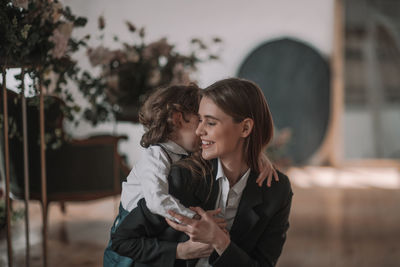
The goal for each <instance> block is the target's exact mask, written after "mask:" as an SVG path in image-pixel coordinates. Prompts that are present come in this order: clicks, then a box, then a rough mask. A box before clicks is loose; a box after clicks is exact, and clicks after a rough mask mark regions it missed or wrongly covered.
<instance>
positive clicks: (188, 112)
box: [121, 85, 200, 218]
mask: <svg viewBox="0 0 400 267" xmlns="http://www.w3.org/2000/svg"><path fill="white" fill-rule="evenodd" d="M199 90H200V89H199V88H198V87H197V86H195V85H189V86H170V87H167V88H161V89H158V90H157V91H155V92H154V93H153V94H152V95H150V97H149V98H148V99H147V100H146V102H145V103H144V105H143V107H142V108H141V111H140V115H139V121H140V123H141V124H142V125H143V126H144V128H145V133H144V134H143V136H142V139H141V141H140V144H141V146H143V147H144V148H146V149H145V151H144V153H143V154H142V157H141V159H140V160H139V161H138V162H137V163H136V165H135V166H134V168H133V169H132V171H131V172H130V174H129V176H128V177H127V181H126V182H123V183H122V193H121V205H122V207H123V208H124V209H125V210H126V211H131V210H132V209H134V208H135V207H136V205H137V202H138V201H139V200H140V199H141V198H144V199H145V200H146V205H147V207H148V208H149V210H150V211H151V212H153V213H155V214H158V215H161V216H163V217H168V218H170V215H169V214H168V210H174V211H180V212H182V214H185V215H186V216H188V217H193V216H194V215H195V213H194V212H193V211H192V210H190V209H187V208H185V207H184V206H183V205H181V204H180V203H179V201H178V200H176V199H175V198H174V197H172V196H171V195H169V194H168V182H167V177H168V174H169V171H170V167H171V164H173V163H175V162H177V161H178V160H180V159H181V158H182V157H186V156H188V155H189V153H191V152H195V151H197V150H199V147H200V139H199V137H198V136H196V134H195V131H196V128H197V126H198V124H199V119H198V115H197V110H198V107H199V101H200V100H199V97H200V96H199Z"/></svg>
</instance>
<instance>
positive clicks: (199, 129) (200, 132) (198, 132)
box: [196, 122, 204, 136]
mask: <svg viewBox="0 0 400 267" xmlns="http://www.w3.org/2000/svg"><path fill="white" fill-rule="evenodd" d="M203 134H204V127H203V123H202V122H200V123H199V125H198V126H197V129H196V135H198V136H202V135H203Z"/></svg>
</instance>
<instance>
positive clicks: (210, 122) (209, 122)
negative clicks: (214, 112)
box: [199, 119, 217, 126]
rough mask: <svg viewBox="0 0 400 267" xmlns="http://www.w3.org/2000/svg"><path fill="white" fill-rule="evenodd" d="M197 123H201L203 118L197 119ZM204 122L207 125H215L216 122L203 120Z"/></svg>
mask: <svg viewBox="0 0 400 267" xmlns="http://www.w3.org/2000/svg"><path fill="white" fill-rule="evenodd" d="M199 123H203V120H202V119H199ZM205 123H206V124H207V125H208V126H215V125H216V124H217V123H216V122H214V121H210V120H207V119H206V120H205Z"/></svg>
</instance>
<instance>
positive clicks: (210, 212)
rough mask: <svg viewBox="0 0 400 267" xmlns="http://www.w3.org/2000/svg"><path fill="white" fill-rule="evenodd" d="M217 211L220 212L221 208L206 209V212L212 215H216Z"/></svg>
mask: <svg viewBox="0 0 400 267" xmlns="http://www.w3.org/2000/svg"><path fill="white" fill-rule="evenodd" d="M219 213H221V208H218V209H215V210H208V211H207V214H209V215H211V216H212V217H214V216H215V215H218V214H219Z"/></svg>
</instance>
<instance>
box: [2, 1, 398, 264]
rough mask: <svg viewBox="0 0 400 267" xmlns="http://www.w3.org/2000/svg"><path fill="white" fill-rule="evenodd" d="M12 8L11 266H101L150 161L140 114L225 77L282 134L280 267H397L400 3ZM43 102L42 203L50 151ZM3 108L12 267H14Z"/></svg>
mask: <svg viewBox="0 0 400 267" xmlns="http://www.w3.org/2000/svg"><path fill="white" fill-rule="evenodd" d="M1 5H2V10H3V11H1V12H0V18H1V23H0V25H2V26H1V27H0V29H1V31H0V32H2V33H3V36H4V38H3V39H2V40H1V49H0V63H1V66H2V73H3V74H4V75H3V76H2V77H1V78H0V81H1V84H2V86H5V87H6V88H7V89H8V90H7V92H8V93H7V101H6V102H7V103H8V117H9V120H8V124H9V129H8V138H9V146H10V148H9V149H10V152H9V161H10V165H9V166H10V167H9V172H10V188H11V193H10V195H11V200H12V201H11V206H12V207H13V212H12V216H11V227H10V230H11V232H10V233H11V238H9V239H8V242H9V243H11V244H12V248H13V266H24V265H26V263H27V261H29V262H30V266H43V265H44V264H45V263H44V260H43V259H44V258H47V262H46V264H47V265H48V266H55V265H56V264H57V265H58V266H60V267H61V266H100V265H102V255H103V251H104V248H105V246H106V244H107V241H108V238H109V229H110V227H111V224H112V221H113V219H114V217H115V215H116V214H117V207H118V205H119V194H120V190H121V188H120V183H121V181H122V180H123V179H125V178H126V176H127V174H128V173H129V170H130V169H131V167H132V166H133V165H134V164H135V162H136V161H137V160H138V159H139V158H140V155H141V152H142V148H141V147H140V145H139V141H140V137H141V135H142V133H143V129H142V127H141V126H140V125H139V124H138V122H137V111H138V107H139V106H140V103H141V101H143V99H145V97H146V95H147V94H148V93H149V92H151V90H153V89H154V88H157V87H158V86H166V85H168V84H173V83H188V82H191V81H192V82H197V83H198V85H199V86H200V87H206V86H208V85H210V84H211V83H213V82H215V81H217V80H220V79H223V78H227V77H242V78H246V79H250V80H252V81H255V82H256V83H258V84H259V85H260V87H261V88H262V90H263V92H264V94H265V96H266V98H267V101H268V104H269V106H270V108H271V111H272V115H273V118H274V123H275V126H276V132H275V137H274V140H273V141H272V143H271V145H270V146H269V148H268V149H267V151H266V153H267V154H268V155H269V157H270V158H271V159H272V160H273V161H274V162H275V164H276V166H278V168H280V169H281V170H283V171H284V172H285V173H286V174H287V175H288V176H289V178H290V180H291V183H292V187H293V191H294V198H293V205H292V212H291V216H290V222H291V227H290V229H289V232H288V239H287V242H286V244H285V247H284V250H283V253H282V255H281V257H280V259H279V261H278V264H277V266H281V267H291V266H329V267H330V266H345V267H351V266H398V265H399V262H400V245H399V244H400V242H399V239H400V216H399V213H398V210H399V206H400V192H399V188H400V75H399V74H400V2H399V1H395V0H380V1H378V0H348V1H343V0H301V1H289V0H282V1H270V0H268V1H261V0H256V1H251V2H249V3H248V2H246V3H245V2H243V1H236V0H235V1H232V0H230V1H228V0H221V1H209V0H207V1H183V0H170V1H143V0H135V1H117V2H115V1H105V0H90V1H89V0H86V1H76V0H64V1H60V2H59V3H55V2H42V3H41V4H40V1H24V0H21V1H12V3H11V1H2V2H1ZM5 25H8V26H9V27H8V26H7V27H6V26H5ZM21 72H22V74H21ZM22 81H24V82H22ZM40 89H41V90H42V92H43V95H44V96H45V98H44V103H45V105H44V107H45V108H44V112H45V120H46V122H45V129H44V130H45V142H46V181H47V182H46V183H47V185H46V187H47V194H46V197H43V194H42V193H41V187H42V182H41V179H43V178H42V177H43V176H42V174H41V168H40V147H39V145H38V144H39V143H40V139H39V138H40V134H39V129H40V127H39V121H38V120H39V119H38V117H39V112H38V109H39V98H38V95H39V90H40ZM22 92H24V93H22ZM22 95H24V96H25V97H26V103H27V119H28V123H27V125H28V141H29V159H28V161H27V162H28V163H29V166H28V167H27V168H28V169H29V179H30V182H29V190H28V191H24V183H25V180H24V179H25V177H24V159H23V142H22V140H23V134H22V133H23V127H22V125H23V123H22V119H21V106H22V103H23V102H24V100H23V98H22ZM3 97H4V95H3V94H2V96H1V99H2V100H3ZM1 102H2V103H1V117H0V118H1V127H2V128H1V148H2V153H1V154H0V163H1V166H0V167H1V169H0V179H1V183H2V185H1V189H2V190H1V192H3V193H2V204H1V205H2V206H1V207H0V208H1V210H0V211H1V214H0V215H1V219H2V222H1V227H2V229H1V231H0V236H1V242H0V253H1V254H0V266H3V265H4V266H7V264H8V253H9V252H8V250H7V238H6V236H7V234H6V232H7V231H6V228H7V227H6V226H7V221H6V219H5V217H6V216H5V207H6V206H7V201H5V199H6V194H5V192H6V189H5V181H6V179H5V177H6V173H7V168H6V167H5V166H6V162H7V161H8V160H7V159H6V158H7V155H6V153H4V151H5V142H4V124H3V122H4V120H5V119H4V118H5V117H4V111H3V105H4V102H3V101H1ZM25 162H26V161H25ZM27 193H29V195H30V199H31V200H30V201H29V202H26V203H27V204H29V206H28V209H26V207H27V206H26V205H25V203H24V201H23V199H24V197H25V196H27ZM26 212H28V214H29V227H28V229H29V231H28V232H29V234H28V237H29V245H27V244H26V240H27V238H26V235H25V231H26V220H25V217H27V216H26ZM46 213H48V214H46ZM43 226H44V227H45V229H47V230H46V231H45V232H46V235H45V236H43V233H42V227H43ZM43 238H45V240H46V242H45V243H46V244H47V245H46V246H47V248H43V246H42V244H43V242H42V240H43ZM8 246H9V245H8ZM27 247H28V248H29V250H30V251H29V257H27V256H26V255H27ZM43 250H46V252H47V255H45V256H44V255H43Z"/></svg>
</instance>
